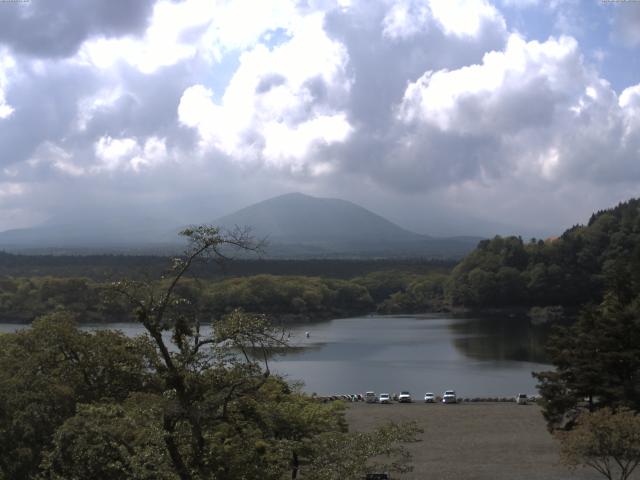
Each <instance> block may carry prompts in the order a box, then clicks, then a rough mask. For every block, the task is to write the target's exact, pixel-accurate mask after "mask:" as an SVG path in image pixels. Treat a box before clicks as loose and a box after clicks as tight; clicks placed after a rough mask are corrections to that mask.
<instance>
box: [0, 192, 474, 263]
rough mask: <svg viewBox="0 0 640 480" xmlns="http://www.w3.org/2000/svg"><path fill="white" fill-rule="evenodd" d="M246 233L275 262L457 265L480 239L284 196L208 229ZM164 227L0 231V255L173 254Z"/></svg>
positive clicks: (171, 234)
mask: <svg viewBox="0 0 640 480" xmlns="http://www.w3.org/2000/svg"><path fill="white" fill-rule="evenodd" d="M212 223H213V224H214V225H219V226H221V227H225V228H228V229H233V228H234V227H236V226H239V227H250V228H251V229H252V234H253V236H254V237H256V238H258V239H262V238H266V239H267V241H268V246H267V248H266V252H265V256H267V257H276V258H311V257H313V258H361V257H368V258H371V257H427V258H459V257H462V256H463V255H465V254H466V253H468V252H469V251H471V250H473V248H475V246H476V245H477V243H478V241H479V240H480V238H478V237H451V238H438V237H429V236H426V235H420V234H418V233H415V232H411V231H409V230H406V229H404V228H402V227H400V226H398V225H396V224H394V223H392V222H390V221H389V220H387V219H385V218H383V217H381V216H380V215H377V214H375V213H373V212H371V211H369V210H367V209H365V208H363V207H361V206H359V205H356V204H354V203H351V202H347V201H345V200H338V199H332V198H316V197H311V196H309V195H303V194H301V193H290V194H286V195H282V196H279V197H275V198H271V199H269V200H265V201H263V202H260V203H256V204H254V205H251V206H248V207H246V208H243V209H241V210H239V211H237V212H235V213H233V214H231V215H227V216H225V217H222V218H219V219H218V220H216V221H214V222H212ZM179 230H180V228H178V227H176V228H171V225H169V226H167V222H166V221H162V220H159V219H150V218H135V219H120V218H115V219H113V218H111V219H110V217H109V216H108V215H100V214H98V212H96V215H95V216H94V218H89V219H82V220H74V222H70V221H55V220H52V221H50V222H48V223H47V224H44V225H40V226H36V227H32V228H24V229H16V230H7V231H4V232H0V249H2V250H6V251H11V252H20V253H57V254H60V253H70V254H78V253H80V254H82V253H131V254H143V253H144V254H149V253H152V254H175V253H177V252H179V251H181V250H182V246H184V243H183V241H182V239H181V238H180V237H178V235H177V232H178V231H179Z"/></svg>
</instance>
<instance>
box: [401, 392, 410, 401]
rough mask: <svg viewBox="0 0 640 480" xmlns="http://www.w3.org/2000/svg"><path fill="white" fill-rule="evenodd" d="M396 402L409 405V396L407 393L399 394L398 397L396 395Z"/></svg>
mask: <svg viewBox="0 0 640 480" xmlns="http://www.w3.org/2000/svg"><path fill="white" fill-rule="evenodd" d="M398 402H400V403H411V394H410V393H409V392H400V395H398Z"/></svg>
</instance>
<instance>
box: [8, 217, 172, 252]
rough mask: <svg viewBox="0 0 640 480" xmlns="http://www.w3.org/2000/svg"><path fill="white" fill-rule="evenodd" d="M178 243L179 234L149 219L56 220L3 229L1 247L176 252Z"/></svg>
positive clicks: (9, 249)
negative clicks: (31, 225)
mask: <svg viewBox="0 0 640 480" xmlns="http://www.w3.org/2000/svg"><path fill="white" fill-rule="evenodd" d="M178 243H179V239H178V236H177V234H175V233H167V228H166V225H163V223H162V222H160V221H159V220H156V219H149V218H138V219H131V220H124V219H107V218H99V219H79V220H75V221H74V222H69V221H60V223H57V222H56V221H55V220H54V221H50V222H48V223H46V224H43V225H38V226H35V227H31V228H20V229H13V230H5V231H4V232H0V248H1V249H3V250H7V251H14V252H21V253H56V254H60V253H71V254H73V253H150V252H152V253H163V252H165V251H166V252H172V253H173V252H175V251H177V247H176V246H177V245H178Z"/></svg>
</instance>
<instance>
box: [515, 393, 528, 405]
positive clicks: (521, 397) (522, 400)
mask: <svg viewBox="0 0 640 480" xmlns="http://www.w3.org/2000/svg"><path fill="white" fill-rule="evenodd" d="M528 400H529V399H528V398H527V394H526V393H519V394H518V395H516V403H517V404H518V405H526V404H527V402H528Z"/></svg>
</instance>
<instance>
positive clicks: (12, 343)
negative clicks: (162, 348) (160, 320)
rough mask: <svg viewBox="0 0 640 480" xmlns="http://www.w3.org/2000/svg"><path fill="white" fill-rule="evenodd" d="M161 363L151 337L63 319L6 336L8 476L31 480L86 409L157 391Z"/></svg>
mask: <svg viewBox="0 0 640 480" xmlns="http://www.w3.org/2000/svg"><path fill="white" fill-rule="evenodd" d="M155 361H156V357H155V352H154V350H153V348H152V346H151V345H150V343H149V342H148V341H147V340H146V339H144V338H138V339H130V338H127V337H125V336H124V335H123V334H121V333H119V332H113V331H100V332H96V333H95V334H89V333H86V332H81V331H79V330H77V329H76V328H75V327H74V325H73V322H72V320H71V319H70V318H69V316H68V315H65V314H61V313H58V314H53V315H50V316H48V317H44V318H42V319H40V320H38V321H36V322H34V324H33V328H32V329H30V330H24V331H20V332H17V333H15V334H6V335H2V336H0V472H2V474H3V475H4V477H5V478H7V479H12V480H19V479H25V478H31V477H32V476H33V475H34V474H35V472H37V471H38V465H39V464H40V461H41V459H42V453H43V451H44V450H45V449H46V448H48V446H49V444H50V442H51V437H52V435H53V434H54V432H55V431H56V429H57V428H58V426H60V425H61V424H62V423H63V422H64V421H65V420H66V419H67V418H70V417H71V416H73V415H74V414H75V411H76V407H77V405H78V404H80V403H91V402H96V401H100V400H102V399H111V400H112V401H115V402H120V401H123V400H125V399H126V398H127V396H128V395H129V392H131V391H140V392H145V391H153V390H154V389H155V388H156V387H155V385H154V377H153V376H152V375H151V374H150V371H149V370H150V369H151V368H153V365H154V364H155ZM0 478H1V477H0Z"/></svg>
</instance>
